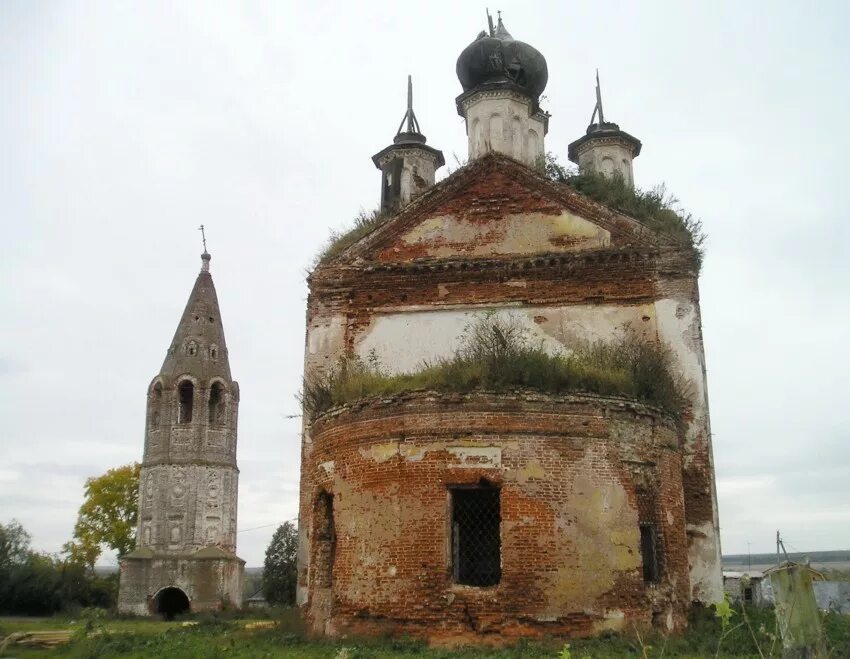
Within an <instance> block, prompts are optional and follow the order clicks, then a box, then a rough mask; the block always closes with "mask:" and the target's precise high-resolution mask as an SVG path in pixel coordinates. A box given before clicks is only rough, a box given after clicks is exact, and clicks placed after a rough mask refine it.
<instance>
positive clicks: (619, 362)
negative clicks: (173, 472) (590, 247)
mask: <svg viewBox="0 0 850 659" xmlns="http://www.w3.org/2000/svg"><path fill="white" fill-rule="evenodd" d="M516 388H528V389H536V390H538V391H541V392H546V393H556V394H557V393H568V392H587V393H595V394H602V395H618V396H628V397H631V398H635V399H637V400H639V401H641V402H644V403H647V404H650V405H654V406H656V407H659V408H661V409H662V410H664V411H665V412H667V413H668V414H670V415H671V416H672V417H673V418H675V419H677V420H678V419H680V418H681V414H682V410H683V407H684V405H685V404H686V400H687V387H686V385H685V384H684V382H683V380H682V379H681V378H680V377H677V376H676V375H675V374H674V370H673V363H672V357H671V354H670V350H669V349H668V348H667V346H666V345H663V344H660V343H652V342H648V341H644V340H643V339H641V338H640V337H639V336H638V335H637V333H636V332H635V331H633V330H631V329H630V328H628V327H624V328H623V329H622V331H621V332H620V335H619V336H618V338H617V339H615V340H613V341H610V342H597V343H593V344H588V345H586V346H584V347H583V348H581V349H579V350H576V351H573V352H571V353H567V352H564V351H562V352H558V353H555V354H551V353H550V352H547V351H546V350H545V349H544V346H543V345H542V344H541V343H535V342H533V341H532V340H531V339H530V338H529V336H528V333H527V331H526V330H525V329H524V328H523V327H522V326H521V325H520V324H519V322H518V321H517V320H514V319H512V318H511V317H499V316H496V315H495V314H492V313H487V314H483V315H480V316H479V317H478V318H476V319H474V320H473V321H472V322H471V323H470V324H469V325H468V326H467V328H466V330H465V332H464V336H463V339H462V342H461V346H460V348H459V349H458V351H457V352H456V353H455V354H454V355H453V356H452V357H449V358H445V359H438V360H433V361H430V362H424V363H423V364H422V366H421V367H420V368H418V369H416V370H414V371H411V372H408V373H402V374H390V373H388V372H387V371H386V370H385V369H384V368H383V366H382V365H381V364H380V363H379V361H378V360H377V359H376V358H375V357H374V356H371V357H370V358H368V359H366V360H363V359H360V358H358V357H357V356H354V355H349V356H346V357H344V358H342V359H340V360H339V362H338V363H337V364H336V366H335V367H334V368H332V369H331V370H330V371H329V372H326V373H324V374H322V375H317V374H309V375H308V376H307V377H306V378H305V381H304V387H303V390H302V402H303V404H304V410H305V413H306V414H307V415H308V417H309V418H310V419H314V418H316V417H317V416H318V415H320V414H321V413H322V412H325V411H326V410H329V409H330V408H332V407H334V406H337V405H342V404H346V403H353V402H355V401H357V400H359V399H361V398H368V397H373V396H387V395H393V394H397V393H401V392H404V391H415V390H432V391H442V392H461V393H466V392H471V391H475V390H478V389H486V390H495V391H504V390H508V389H516Z"/></svg>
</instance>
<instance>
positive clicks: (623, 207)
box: [541, 153, 706, 265]
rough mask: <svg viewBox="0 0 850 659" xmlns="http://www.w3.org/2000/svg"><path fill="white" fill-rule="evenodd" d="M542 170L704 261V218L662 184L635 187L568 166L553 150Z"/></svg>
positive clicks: (698, 261)
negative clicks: (681, 246)
mask: <svg viewBox="0 0 850 659" xmlns="http://www.w3.org/2000/svg"><path fill="white" fill-rule="evenodd" d="M541 169H542V170H543V172H544V173H545V174H546V176H547V177H548V178H549V179H550V180H552V181H555V182H557V183H565V184H566V185H569V186H570V187H571V188H573V189H574V190H575V191H576V192H579V193H581V194H583V195H586V196H588V197H590V198H591V199H593V200H595V201H598V202H599V203H602V204H605V205H606V206H610V207H611V208H615V209H617V210H618V211H620V212H622V213H625V214H626V215H630V216H631V217H633V218H635V219H636V220H639V221H641V222H643V223H644V224H645V225H646V226H647V227H649V228H650V229H651V230H653V231H655V232H657V233H660V234H663V235H666V236H669V237H671V238H673V239H674V240H677V241H679V242H681V243H683V244H685V245H688V246H689V247H691V248H692V249H693V250H694V253H695V255H696V257H697V264H698V265H701V264H702V258H703V255H704V253H705V240H706V234H705V231H704V230H703V226H702V220H699V219H697V218H695V217H694V216H693V215H692V214H691V213H689V212H687V211H685V210H684V209H682V208H681V207H680V205H679V200H678V199H677V198H676V197H674V196H673V195H672V194H670V193H669V192H667V188H666V186H665V185H664V184H663V183H662V184H661V185H657V186H655V187H654V188H651V189H650V190H641V189H640V188H633V187H632V186H631V185H629V184H628V183H627V182H626V181H625V180H624V179H623V177H622V176H621V175H619V173H617V174H615V175H614V176H613V177H607V176H604V175H603V174H600V173H597V172H592V171H587V170H579V169H576V168H567V167H564V166H563V165H561V163H560V162H558V159H557V157H556V156H555V155H554V154H552V153H547V154H546V157H545V158H544V160H543V162H542V163H541Z"/></svg>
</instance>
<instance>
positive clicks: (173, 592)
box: [153, 587, 190, 620]
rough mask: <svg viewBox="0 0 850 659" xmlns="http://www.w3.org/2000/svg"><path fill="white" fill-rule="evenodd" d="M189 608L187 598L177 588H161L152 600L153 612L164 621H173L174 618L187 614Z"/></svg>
mask: <svg viewBox="0 0 850 659" xmlns="http://www.w3.org/2000/svg"><path fill="white" fill-rule="evenodd" d="M189 608H190V607H189V598H188V597H187V596H186V593H184V592H183V591H182V590H180V589H179V588H174V587H169V588H163V589H162V590H160V591H159V592H158V593H157V594H156V597H155V598H154V603H153V609H154V612H155V613H158V614H160V615H161V616H162V617H163V618H164V619H165V620H174V616H178V615H180V614H181V613H187V612H188V611H189Z"/></svg>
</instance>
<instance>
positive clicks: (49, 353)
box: [0, 0, 850, 566]
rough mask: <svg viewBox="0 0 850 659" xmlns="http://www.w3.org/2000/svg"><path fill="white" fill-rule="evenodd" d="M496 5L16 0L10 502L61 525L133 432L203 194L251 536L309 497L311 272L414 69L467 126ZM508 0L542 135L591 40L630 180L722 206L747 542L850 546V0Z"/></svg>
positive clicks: (720, 351) (554, 141)
mask: <svg viewBox="0 0 850 659" xmlns="http://www.w3.org/2000/svg"><path fill="white" fill-rule="evenodd" d="M484 8H485V5H484V4H483V3H476V2H466V1H464V2H458V1H457V0H455V1H453V2H443V1H438V0H429V1H428V2H414V3H411V2H397V1H394V2H349V3H345V4H342V3H339V4H336V3H333V4H332V3H322V2H303V3H299V4H294V3H285V2H241V3H236V2H208V1H204V2H170V1H169V2H166V1H162V2H155V1H146V2H136V1H132V2H131V1H127V2H97V3H95V2H79V3H77V2H60V1H53V2H44V1H43V2H36V1H30V0H21V1H13V0H3V2H2V3H0V90H2V101H0V227H2V241H0V314H2V317H0V522H6V521H8V520H9V519H10V518H12V517H15V518H18V519H19V520H20V521H21V522H22V523H23V524H24V526H25V527H26V528H27V529H29V531H30V532H31V533H32V535H33V543H34V545H35V547H36V548H38V549H42V550H46V551H51V552H52V551H58V549H59V548H60V546H61V544H62V543H63V542H64V541H66V540H67V539H68V538H69V537H70V534H71V531H72V527H73V524H74V521H75V517H76V510H77V508H78V506H79V505H80V503H81V501H82V492H83V482H84V480H85V478H86V477H88V476H92V475H97V474H100V473H102V472H103V471H105V470H106V469H108V468H110V467H113V466H117V465H121V464H125V463H128V462H131V461H134V460H140V459H141V455H142V444H143V431H144V413H145V391H146V387H147V384H148V383H149V382H150V380H151V378H152V377H153V376H154V375H155V374H156V373H157V372H158V371H159V368H160V365H161V363H162V359H163V357H164V355H165V351H166V349H167V347H168V345H169V342H170V340H171V337H172V334H173V332H174V329H175V327H176V325H177V323H178V320H179V318H180V314H181V312H182V310H183V306H184V304H185V302H186V299H187V297H188V295H189V291H190V290H191V288H192V284H193V282H194V279H195V276H196V274H197V271H198V269H199V266H200V260H199V253H200V251H201V245H200V236H199V233H198V231H197V227H198V225H199V224H201V223H203V224H204V225H206V227H207V228H208V239H209V248H210V252H211V253H212V255H213V259H212V265H211V269H212V273H213V277H214V279H215V282H216V287H217V290H218V296H219V301H220V303H221V309H222V320H223V323H224V328H225V331H226V334H227V344H228V348H229V352H230V362H231V368H232V371H233V375H234V377H235V378H236V379H237V380H239V383H240V387H241V392H242V400H241V404H240V410H239V422H240V424H239V451H238V459H239V466H240V468H241V477H240V491H239V528H240V529H241V530H242V531H241V532H240V534H239V536H238V553H239V554H240V555H241V556H242V557H243V558H245V559H246V560H247V562H248V565H249V566H251V565H259V564H261V563H262V558H263V553H264V550H265V547H266V545H267V544H268V541H269V539H270V537H271V534H272V532H273V531H274V526H276V525H277V524H278V523H280V522H282V521H284V520H286V519H289V518H292V517H294V516H295V515H296V513H297V496H298V470H299V441H300V440H299V428H300V419H298V418H290V415H294V414H297V413H298V412H299V411H300V410H299V405H298V403H297V401H296V399H295V396H296V393H297V391H298V388H299V382H300V376H301V368H302V357H303V343H304V314H305V297H306V285H305V281H304V276H305V272H306V271H307V269H308V268H309V266H310V263H311V259H312V256H313V254H315V253H316V251H317V250H318V249H319V248H320V246H321V245H322V243H323V242H324V241H325V240H326V238H327V236H328V234H329V232H330V231H331V230H332V229H339V228H342V227H345V226H346V224H347V223H349V222H350V220H351V218H352V217H353V216H354V215H355V214H356V213H357V212H358V210H359V209H360V208H363V209H371V208H373V207H375V206H376V205H377V203H378V201H379V196H380V194H379V193H380V187H379V183H380V180H379V173H378V171H377V170H376V169H375V168H374V166H373V164H372V162H371V160H370V158H371V156H372V154H374V153H376V152H377V151H379V150H380V149H381V148H383V147H384V146H386V145H387V144H389V143H390V141H391V139H392V137H393V135H394V133H395V130H396V128H397V126H398V122H399V121H400V120H401V117H402V114H403V112H404V103H405V93H406V76H407V74H408V73H411V74H413V77H414V98H415V104H414V106H415V109H416V114H417V117H418V118H419V121H420V124H421V126H422V130H423V132H424V133H425V134H426V135H427V137H428V143H429V144H431V145H433V146H435V147H437V148H440V149H442V150H443V152H444V153H445V154H446V161H447V162H448V163H450V165H454V164H455V158H454V156H453V154H457V155H458V156H459V157H461V158H463V157H465V153H466V135H465V132H464V126H463V122H462V119H461V118H460V117H458V116H457V113H456V110H455V104H454V99H455V97H456V96H457V95H458V94H459V93H460V91H461V89H460V85H459V83H458V82H457V79H456V77H455V74H454V67H455V60H456V58H457V55H458V54H459V53H460V51H461V50H462V49H463V48H464V47H465V46H466V45H467V44H468V43H469V42H470V41H471V40H472V39H473V38H474V37H475V36H476V34H477V33H478V32H479V31H480V30H482V29H484V27H485V24H486V22H485V14H484ZM495 8H500V9H502V12H503V17H504V20H505V24H506V26H507V28H508V29H509V30H510V31H511V32H512V34H513V36H514V37H515V38H518V39H522V40H524V41H528V42H529V43H531V44H533V45H534V46H536V47H537V48H538V49H539V50H540V51H541V52H542V53H543V54H544V55H545V56H546V58H547V61H548V64H549V85H548V87H547V89H546V92H545V93H546V100H544V107H545V108H546V109H547V110H549V111H550V112H551V113H552V118H551V121H550V132H549V135H548V137H547V139H546V148H547V149H548V150H549V151H552V152H554V153H555V154H558V155H559V156H560V158H561V160H562V161H564V162H566V151H567V144H569V142H571V141H572V140H574V139H576V138H577V137H579V136H580V135H582V134H583V133H584V129H585V127H586V125H587V123H588V120H589V118H590V114H591V111H592V109H593V103H594V99H593V84H594V83H593V76H594V69H595V67H599V69H600V72H601V76H602V84H603V93H604V103H605V112H606V118H608V119H609V120H613V121H617V122H619V124H620V126H621V127H622V128H623V129H624V130H627V131H628V132H630V133H632V134H633V135H635V136H637V137H638V138H640V139H641V140H642V141H643V151H642V153H641V155H640V157H639V158H638V159H637V160H636V161H635V174H636V179H637V183H638V185H639V186H643V187H651V186H653V185H655V184H656V183H660V182H666V183H667V185H668V187H669V189H670V190H671V191H673V192H674V193H675V194H676V195H677V196H678V197H679V198H680V199H681V201H682V203H683V205H684V206H685V207H686V208H688V209H690V210H692V211H693V212H694V214H695V215H698V216H699V217H701V218H702V219H703V220H704V223H705V228H706V230H707V232H708V234H709V242H708V254H707V258H706V262H705V268H704V274H703V275H702V279H701V292H702V312H703V323H704V334H705V346H706V353H707V363H708V385H709V398H710V403H711V423H712V430H713V433H714V454H715V461H716V466H717V488H718V492H719V498H720V525H721V533H722V543H723V551H724V553H733V552H746V550H747V543H751V547H752V550H753V551H754V552H755V551H770V550H771V549H772V548H773V542H774V534H775V531H776V529H777V528H778V529H781V530H782V532H783V535H784V536H785V537H786V538H787V541H788V544H789V547H790V548H795V549H799V550H801V551H812V550H825V549H850V412H848V409H850V376H848V353H850V348H848V346H850V331H848V327H850V293H848V289H849V288H850V265H848V263H850V254H848V247H847V246H848V244H850V194H848V190H850V185H848V182H847V176H848V173H849V172H848V170H850V167H848V154H850V138H849V137H848V134H850V133H848V131H850V127H848V126H847V123H848V118H850V84H848V70H850V46H848V41H847V39H846V33H847V30H848V27H850V9H848V8H850V4H848V3H846V2H841V1H837V2H831V3H830V2H826V1H821V2H815V3H802V2H777V1H773V0H771V1H769V2H767V1H766V2H761V3H756V2H739V1H733V0H729V1H726V2H723V1H721V2H718V1H716V0H714V1H712V2H703V3H684V2H674V1H672V0H670V1H667V2H647V1H646V0H643V1H641V2H640V3H638V2H634V3H625V2H607V3H600V2H585V1H570V2H563V1H561V2H551V3H542V2H529V1H528V0H524V1H522V2H519V1H517V2H508V1H505V2H502V4H501V6H500V7H493V9H495ZM442 175H443V176H444V175H445V169H444V170H442ZM438 176H439V174H438ZM256 527H263V528H256Z"/></svg>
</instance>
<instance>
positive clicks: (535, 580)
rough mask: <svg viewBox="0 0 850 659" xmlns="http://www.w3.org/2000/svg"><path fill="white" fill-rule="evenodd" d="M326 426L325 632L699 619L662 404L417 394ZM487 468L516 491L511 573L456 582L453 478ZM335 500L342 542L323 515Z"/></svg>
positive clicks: (587, 628)
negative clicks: (652, 562) (649, 519)
mask: <svg viewBox="0 0 850 659" xmlns="http://www.w3.org/2000/svg"><path fill="white" fill-rule="evenodd" d="M310 435H311V437H312V450H311V452H310V454H309V457H308V458H307V462H306V463H305V464H304V465H302V469H303V470H304V471H305V474H304V475H305V478H304V480H303V481H302V482H303V484H304V485H305V486H306V489H305V490H303V491H302V492H301V507H302V510H301V515H302V517H301V519H302V520H311V522H310V524H308V526H307V532H308V534H309V535H308V547H309V552H310V554H311V556H310V561H309V564H310V571H309V572H308V571H306V570H305V571H302V574H301V575H300V578H301V580H302V585H306V586H307V591H308V601H307V607H306V612H307V616H308V619H309V620H310V622H311V624H312V626H313V629H314V630H316V631H319V632H323V633H331V634H336V635H340V634H345V633H410V634H415V635H422V636H426V637H429V638H430V639H431V640H437V641H439V640H446V639H450V640H464V639H466V640H472V639H475V640H478V641H480V640H481V639H482V637H487V638H490V637H491V635H493V636H492V638H496V637H498V639H499V640H501V641H505V640H509V639H510V638H512V637H517V636H533V635H541V634H553V633H554V634H571V635H576V634H578V635H586V634H592V633H596V632H599V631H601V630H603V629H606V628H618V627H620V628H630V625H631V623H632V622H636V623H650V622H652V621H653V620H654V621H655V622H656V624H662V625H663V624H666V623H667V622H668V620H669V623H670V624H672V625H673V626H674V627H681V626H682V625H683V624H684V615H685V612H686V609H687V606H688V605H689V601H690V598H689V596H688V572H687V571H688V561H687V540H686V536H685V520H684V500H683V488H682V456H681V454H680V450H681V449H680V448H679V438H678V436H677V432H676V430H675V427H674V426H673V425H672V424H671V423H670V422H669V421H668V420H666V419H665V418H664V417H663V416H662V415H660V414H659V413H657V412H655V411H653V410H651V409H649V408H646V407H644V406H642V405H639V404H636V403H630V402H628V401H621V400H617V399H604V398H598V397H591V396H566V397H549V396H544V395H540V394H531V393H528V392H526V393H516V394H512V395H496V394H487V393H478V394H471V395H463V396H459V395H445V396H441V395H437V394H424V393H418V394H417V393H413V394H406V395H401V396H398V397H396V398H395V399H393V400H389V401H372V402H369V403H367V404H364V405H361V406H355V407H353V408H345V409H343V410H341V411H337V412H332V413H330V414H327V415H325V416H324V417H321V418H320V419H319V420H318V421H316V422H315V423H314V424H313V426H312V428H311V433H310ZM464 452H466V453H467V455H465V456H464V455H463V453H464ZM481 478H486V479H487V480H488V481H490V482H492V483H494V484H496V485H498V486H499V487H500V492H501V494H500V497H501V498H500V501H501V516H502V521H501V527H500V538H501V560H502V577H501V581H500V583H499V584H498V585H497V586H493V587H486V588H478V587H472V586H462V585H458V584H455V583H453V580H452V576H451V574H452V573H451V565H450V562H451V558H450V555H451V554H450V544H449V543H450V541H449V537H450V522H449V520H450V517H449V515H450V509H449V494H448V488H449V487H450V486H453V485H464V484H475V483H478V482H479V480H480V479H481ZM639 488H643V490H646V489H647V488H649V490H650V491H651V493H652V499H653V500H654V501H655V502H657V503H656V519H657V520H658V527H659V533H660V539H661V542H660V545H661V551H662V555H663V561H662V565H663V576H662V578H661V580H660V582H659V583H658V584H656V585H647V584H645V583H644V581H643V576H642V569H641V558H640V543H639V530H638V525H639V515H638V508H639V503H638V489H639ZM327 495H332V497H333V529H334V531H333V535H334V537H333V542H332V543H329V542H328V533H327V529H328V525H327V523H326V522H325V521H323V520H319V519H318V518H319V516H317V515H311V514H310V513H311V512H312V511H314V510H316V506H317V503H318V502H319V501H320V500H321V498H322V497H326V496H327ZM314 518H315V520H314ZM314 527H315V528H314ZM329 547H332V550H331V551H332V553H333V556H332V559H331V560H330V561H328V556H327V553H328V549H329ZM329 563H331V564H332V568H331V569H332V577H333V579H332V586H331V588H330V590H329V589H328V588H327V587H326V586H327V583H328V582H327V579H326V577H327V575H326V574H319V571H320V570H326V569H327V566H328V564H329Z"/></svg>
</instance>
